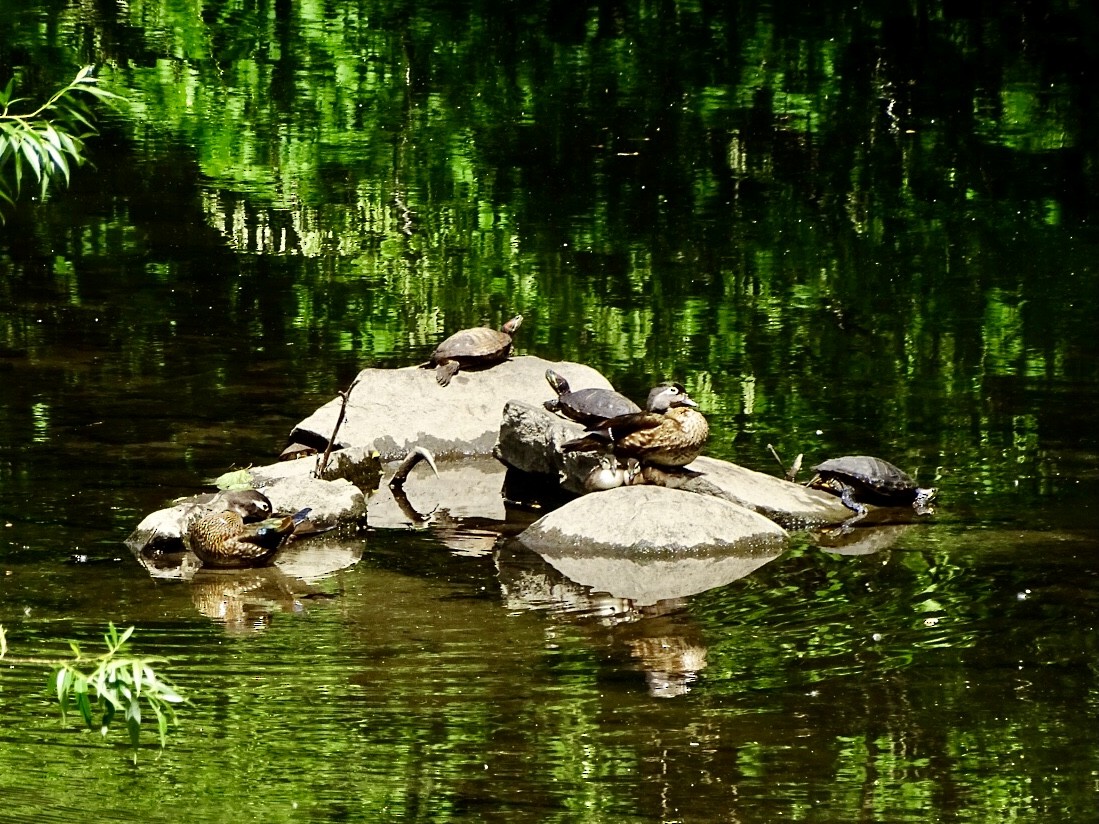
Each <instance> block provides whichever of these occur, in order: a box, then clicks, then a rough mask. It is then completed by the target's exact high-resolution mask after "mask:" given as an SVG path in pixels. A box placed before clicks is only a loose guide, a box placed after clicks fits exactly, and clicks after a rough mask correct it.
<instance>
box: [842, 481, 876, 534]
mask: <svg viewBox="0 0 1099 824" xmlns="http://www.w3.org/2000/svg"><path fill="white" fill-rule="evenodd" d="M853 492H854V490H852V489H851V487H849V486H845V487H843V490H842V491H841V492H840V500H841V501H842V502H843V505H844V506H845V507H847V508H848V509H852V510H854V512H855V514H854V515H852V516H851V517H850V518H848V519H847V520H846V521H844V522H843V523H842V524H840V526H842V527H843V528H844V529H846V528H847V527H849V526H851V524H854V523H858V522H859V521H861V520H862V519H863V518H865V517H866V515H867V513H868V512H869V511H870V510H868V509H867V508H866V505H865V504H862V503H859V502H858V501H856V500H855V496H854V494H853Z"/></svg>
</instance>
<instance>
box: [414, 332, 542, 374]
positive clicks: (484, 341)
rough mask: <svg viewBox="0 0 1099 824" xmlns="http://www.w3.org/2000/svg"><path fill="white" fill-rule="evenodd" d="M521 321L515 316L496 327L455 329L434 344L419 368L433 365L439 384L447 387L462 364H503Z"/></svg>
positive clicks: (481, 365)
mask: <svg viewBox="0 0 1099 824" xmlns="http://www.w3.org/2000/svg"><path fill="white" fill-rule="evenodd" d="M522 322H523V316H522V315H516V316H515V317H513V318H512V319H511V320H509V321H508V322H507V323H505V324H504V325H503V326H501V327H500V329H499V330H496V329H489V328H488V327H487V326H478V327H477V328H475V329H462V330H461V331H460V332H455V333H454V334H453V335H451V336H450V337H449V338H447V339H446V340H444V341H443V342H442V343H440V344H439V345H438V346H437V347H435V351H434V352H432V353H431V359H430V360H429V361H428V362H427V363H422V364H420V368H421V369H431V368H432V367H434V368H435V380H436V381H438V383H439V386H447V385H448V384H449V383H450V379H451V378H453V377H454V376H455V375H457V374H458V370H459V369H461V368H462V367H463V366H465V367H471V366H475V367H482V368H484V367H489V366H495V365H496V364H498V363H503V362H504V361H506V360H507V359H508V356H509V355H510V354H511V342H512V336H514V335H515V330H516V329H518V328H519V326H520V324H522Z"/></svg>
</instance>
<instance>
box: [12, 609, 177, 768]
mask: <svg viewBox="0 0 1099 824" xmlns="http://www.w3.org/2000/svg"><path fill="white" fill-rule="evenodd" d="M133 631H134V628H133V627H130V628H129V629H127V630H125V631H123V632H122V633H121V634H119V632H118V630H117V629H115V625H114V624H113V623H109V624H108V625H107V632H106V634H105V635H104V636H103V638H104V641H106V644H107V651H106V652H105V653H104V654H102V655H98V656H88V655H85V654H84V653H83V652H82V651H81V649H80V645H79V644H77V643H76V642H75V641H70V642H69V646H70V647H71V648H72V651H73V656H74V657H73V660H71V661H51V660H46V659H38V658H19V659H6V660H7V661H8V662H10V663H14V664H30V665H52V666H53V667H54V671H53V675H52V677H51V684H52V685H53V686H54V688H55V689H56V693H57V701H58V703H59V704H60V705H61V717H62V720H64V719H66V718H67V717H68V713H69V711H70V710H71V709H72V707H73V705H74V704H75V706H76V709H77V711H78V712H79V713H80V715H81V717H82V718H83V719H84V723H85V724H87V725H88V727H90V728H93V729H94V728H95V726H96V722H97V716H98V725H99V730H100V732H101V733H102V734H103V735H104V736H106V734H107V732H108V731H109V729H110V726H111V722H112V721H114V720H115V717H116V716H117V715H118V714H119V713H121V714H122V717H123V718H124V719H125V720H126V728H127V730H128V731H129V734H130V743H131V744H132V745H133V747H134V761H135V762H136V760H137V747H138V744H139V743H140V736H141V718H142V709H141V702H142V699H144V700H145V703H146V705H147V706H148V708H149V709H150V710H152V713H153V715H154V716H155V717H156V723H157V731H158V732H159V735H160V746H161V747H164V746H166V745H167V740H168V723H169V722H170V721H171V722H174V721H175V709H174V708H173V707H172V705H173V704H179V703H181V702H182V701H183V698H182V697H181V696H180V695H179V693H177V692H176V691H175V688H173V687H172V686H171V685H170V684H169V683H168V682H166V681H164V680H163V679H162V678H161V677H160V676H159V675H157V673H156V671H155V670H154V669H153V667H152V664H154V663H157V662H160V661H164V660H165V659H163V658H135V657H132V656H128V655H123V654H122V651H123V648H124V647H125V646H126V643H127V642H128V641H129V640H130V636H131V635H133ZM6 654H7V639H6V637H5V634H4V628H3V627H0V658H4V657H5V656H6ZM87 665H93V666H94V668H93V669H92V670H91V672H87V671H86V670H85V667H86V666H87Z"/></svg>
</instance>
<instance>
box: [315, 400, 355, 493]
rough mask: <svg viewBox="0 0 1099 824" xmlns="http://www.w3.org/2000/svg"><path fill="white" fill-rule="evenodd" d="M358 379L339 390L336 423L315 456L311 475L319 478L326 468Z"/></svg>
mask: <svg viewBox="0 0 1099 824" xmlns="http://www.w3.org/2000/svg"><path fill="white" fill-rule="evenodd" d="M358 383H359V379H358V378H355V380H353V381H351V385H350V386H349V387H347V389H346V391H343V392H340V393H339V395H340V398H341V399H342V403H340V414H339V415H337V416H336V425H335V426H334V427H332V436H331V437H330V438H329V439H328V446H326V447H325V448H324V454H323V455H321V456H320V457H319V458H317V466H316V468H315V469H314V470H313V477H314V478H319V477H320V476H321V475H323V474H324V470H326V469H328V456H329V455H331V454H332V446H333V444H335V443H336V435H337V434H338V433H339V431H340V427H341V426H343V418H344V415H346V414H347V400H348V398H350V397H351V391H352V390H353V389H354V388H355V387H356V386H357V385H358Z"/></svg>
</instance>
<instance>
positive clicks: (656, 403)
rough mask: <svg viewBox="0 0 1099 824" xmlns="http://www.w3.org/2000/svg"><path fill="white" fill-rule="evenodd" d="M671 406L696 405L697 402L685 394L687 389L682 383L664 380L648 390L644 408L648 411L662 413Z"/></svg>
mask: <svg viewBox="0 0 1099 824" xmlns="http://www.w3.org/2000/svg"><path fill="white" fill-rule="evenodd" d="M673 406H698V404H697V403H695V402H694V401H692V400H691V399H690V398H689V397H688V396H687V390H686V389H684V388H683V384H681V383H673V382H672V381H665V382H664V383H662V384H659V385H658V386H654V387H653V388H652V390H650V392H649V400H648V402H647V403H646V405H645V408H646V409H648V410H649V411H650V412H661V413H663V412H667V411H668V410H669V409H671V408H672V407H673Z"/></svg>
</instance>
